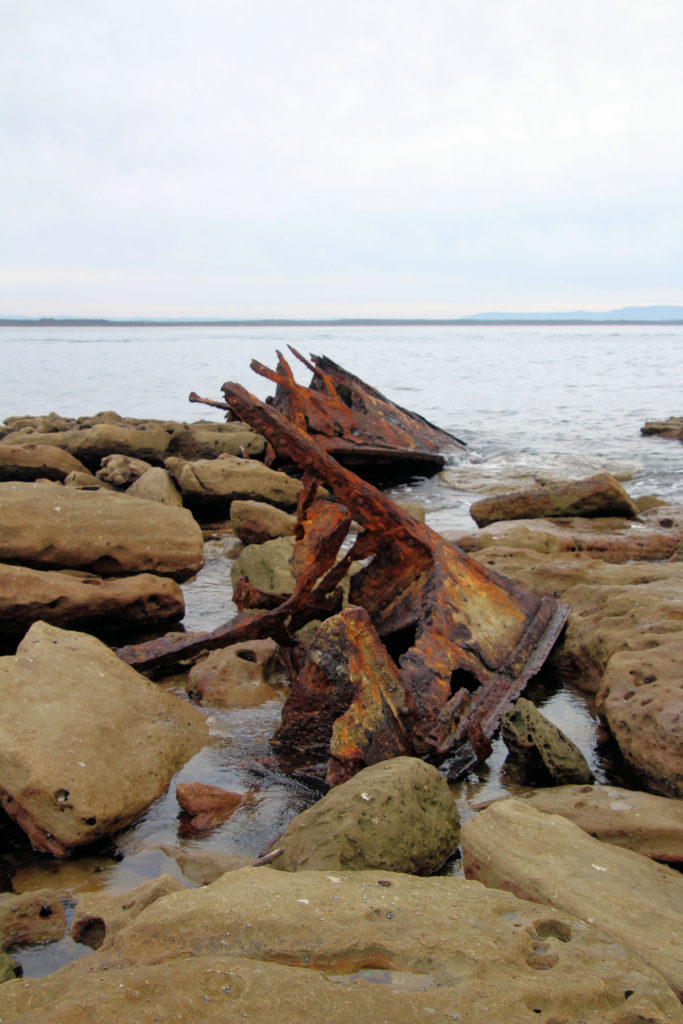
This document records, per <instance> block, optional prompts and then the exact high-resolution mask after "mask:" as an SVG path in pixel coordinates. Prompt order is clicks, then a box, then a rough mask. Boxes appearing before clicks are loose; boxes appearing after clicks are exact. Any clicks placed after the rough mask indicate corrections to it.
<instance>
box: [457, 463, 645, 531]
mask: <svg viewBox="0 0 683 1024" xmlns="http://www.w3.org/2000/svg"><path fill="white" fill-rule="evenodd" d="M637 514H638V510H637V509H636V507H635V505H634V504H633V502H632V501H631V499H630V498H629V496H628V494H627V493H626V491H625V490H624V488H623V487H622V486H621V484H620V483H619V481H618V480H615V479H614V477H613V476H610V475H609V473H596V475H595V476H591V477H588V478H587V479H586V480H572V481H569V482H567V483H562V484H546V485H545V486H543V487H535V488H532V489H531V490H529V491H516V492H514V493H510V494H498V495H496V496H494V497H492V498H485V499H484V500H483V501H476V502H475V503H474V504H473V505H472V506H471V507H470V515H471V516H472V518H473V519H474V521H475V523H476V524H477V526H489V525H490V524H491V523H495V522H499V521H501V520H509V519H533V518H537V517H544V518H548V517H550V518H557V517H566V516H590V517H596V516H620V517H625V518H627V519H635V517H636V516H637Z"/></svg>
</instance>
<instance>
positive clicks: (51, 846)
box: [0, 622, 207, 857]
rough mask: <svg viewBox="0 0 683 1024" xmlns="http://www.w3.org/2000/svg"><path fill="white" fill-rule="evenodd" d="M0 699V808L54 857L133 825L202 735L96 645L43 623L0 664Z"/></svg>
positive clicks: (192, 715)
mask: <svg viewBox="0 0 683 1024" xmlns="http://www.w3.org/2000/svg"><path fill="white" fill-rule="evenodd" d="M0 694H2V700H3V715H2V718H1V719H0V802H1V803H2V806H3V807H4V809H5V810H6V811H7V813H8V814H9V815H10V816H11V817H12V818H14V819H15V820H16V821H17V823H18V824H19V825H20V826H21V828H23V830H24V831H25V832H26V834H27V835H28V837H29V839H30V841H31V843H32V845H33V846H34V847H35V848H36V849H40V850H44V851H46V852H48V853H52V854H54V855H55V856H60V857H61V856H65V855H66V854H67V853H68V852H69V851H70V850H72V849H74V848H75V847H78V846H83V845H84V844H86V843H90V842H93V841H94V840H95V839H99V838H101V837H102V836H104V835H108V834H110V833H113V832H116V831H119V830H120V829H122V828H125V827H126V825H129V824H130V823H131V822H132V821H134V820H135V819H136V818H138V817H139V815H140V814H142V812H143V811H144V810H145V809H146V808H147V807H149V805H150V804H151V803H152V802H153V801H154V800H156V799H157V797H159V796H160V795H161V794H162V793H163V792H164V790H165V789H166V787H167V786H168V784H169V782H170V781H171V778H172V776H173V774H174V773H175V772H176V771H177V770H178V769H179V768H180V767H181V765H183V764H184V763H185V762H186V761H187V760H188V759H189V758H190V757H191V756H192V755H193V754H194V753H196V752H197V750H199V749H200V747H201V746H202V745H203V743H204V741H205V738H206V735H207V727H206V721H205V719H204V717H203V716H202V714H201V713H200V712H199V711H197V710H196V709H195V708H193V707H192V706H191V705H190V704H189V703H187V702H186V701H183V700H181V699H179V698H178V697H175V696H173V695H172V694H169V693H166V692H165V691H164V690H162V689H160V688H159V687H157V686H155V685H154V684H153V683H150V682H149V681H148V680H147V679H145V678H144V677H143V676H141V675H139V674H138V673H137V672H136V671H135V670H134V669H131V668H130V667H129V666H128V665H125V664H124V663H123V662H122V661H120V659H119V658H117V657H116V655H115V654H113V653H112V651H110V650H109V648H107V647H106V646H105V645H104V644H102V643H100V641H99V640H96V639H94V638H93V637H91V636H87V635H85V634H83V633H74V632H70V631H67V630H60V629H57V628H56V627H54V626H49V625H47V624H46V623H44V622H37V623H36V624H35V625H33V626H32V627H31V629H30V630H29V631H28V633H27V634H26V636H25V637H24V639H23V640H22V642H21V644H20V645H19V647H18V649H17V653H16V656H13V657H5V658H0Z"/></svg>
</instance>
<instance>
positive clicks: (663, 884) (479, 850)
mask: <svg viewBox="0 0 683 1024" xmlns="http://www.w3.org/2000/svg"><path fill="white" fill-rule="evenodd" d="M462 852H463V866H464V869H465V876H466V877H467V878H472V879H476V880H477V881H480V882H483V883H484V884H485V885H487V886H489V887H490V888H494V889H507V890H509V891H510V892H513V893H515V895H517V896H520V897H521V898H522V899H527V900H532V901H534V902H535V903H543V904H550V905H552V907H553V908H554V910H555V911H564V912H567V913H571V914H575V915H576V916H577V917H580V918H581V919H582V920H583V921H586V922H587V923H588V924H595V925H596V927H598V928H599V929H600V930H601V931H603V932H605V933H606V934H607V935H611V936H612V938H614V939H615V940H616V941H617V942H621V943H623V944H624V945H625V946H627V947H629V948H631V949H633V950H634V952H637V953H638V955H639V956H641V957H642V958H643V959H644V960H645V961H646V962H647V963H649V964H650V965H651V966H652V967H653V968H654V969H655V970H657V971H660V972H661V973H662V974H663V975H664V977H665V978H666V979H667V981H668V982H669V984H670V985H671V986H672V988H673V989H674V990H675V991H676V993H677V994H678V996H679V998H680V997H682V996H683V878H682V877H681V875H680V874H679V873H678V872H677V871H674V870H673V869H672V868H669V867H666V866H665V865H663V864H658V863H657V862H656V861H653V860H650V859H649V858H647V857H642V856H641V855H640V854H638V853H633V852H632V851H631V850H625V849H621V848H619V847H617V846H614V845H612V844H610V843H601V842H599V841H598V840H597V839H593V838H591V837H590V836H589V835H587V834H586V833H585V832H584V831H583V830H582V829H580V828H579V827H578V826H577V825H574V824H573V823H572V822H571V821H568V820H567V819H566V818H561V817H559V816H558V815H549V814H543V813H541V812H540V811H536V810H534V808H533V807H531V806H530V805H529V804H528V803H527V802H525V801H523V800H501V801H500V802H497V803H493V804H491V805H490V807H487V809H486V810H485V811H481V812H480V813H479V814H477V815H476V817H474V818H471V819H470V820H469V821H467V822H466V823H465V824H464V825H463V828H462Z"/></svg>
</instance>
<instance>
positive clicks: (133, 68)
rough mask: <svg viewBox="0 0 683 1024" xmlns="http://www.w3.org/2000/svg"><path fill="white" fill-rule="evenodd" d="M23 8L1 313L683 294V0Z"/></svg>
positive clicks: (323, 310)
mask: <svg viewBox="0 0 683 1024" xmlns="http://www.w3.org/2000/svg"><path fill="white" fill-rule="evenodd" d="M0 12H1V18H0V74H1V79H0V89H1V95H0V203H1V206H0V315H11V314H24V315H50V314H57V315H80V316H87V315H95V314H100V315H104V316H130V315H140V316H169V317H175V316H199V317H204V316H206V317H211V316H225V317H232V316H256V317H258V316H278V315H282V316H295V317H296V316H300V317H315V316H366V315H367V316H384V315H387V316H412V315H419V316H435V317H440V316H460V315H466V314H469V313H476V312H483V311H488V310H517V311H521V310H569V309H596V310H599V309H609V308H613V307H618V306H622V305H650V304H658V303H665V304H671V303H674V304H683V127H682V126H683V3H682V2H681V0H572V3H560V2H558V0H115V2H112V0H59V2H56V0H21V2H12V0H0Z"/></svg>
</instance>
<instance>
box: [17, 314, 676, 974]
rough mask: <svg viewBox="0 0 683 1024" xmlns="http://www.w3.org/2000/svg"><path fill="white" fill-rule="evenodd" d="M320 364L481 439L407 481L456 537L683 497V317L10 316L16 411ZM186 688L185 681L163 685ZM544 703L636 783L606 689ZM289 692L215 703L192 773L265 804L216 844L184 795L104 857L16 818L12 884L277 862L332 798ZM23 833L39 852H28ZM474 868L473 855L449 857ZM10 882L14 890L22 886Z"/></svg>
mask: <svg viewBox="0 0 683 1024" xmlns="http://www.w3.org/2000/svg"><path fill="white" fill-rule="evenodd" d="M292 348H293V349H294V350H296V351H298V352H300V353H301V354H302V355H304V356H305V357H308V356H309V355H310V354H311V353H313V354H316V355H325V356H328V357H329V358H331V359H333V360H334V361H335V362H337V363H339V364H340V365H341V366H343V367H344V368H345V369H347V370H349V371H350V372H352V373H354V374H355V375H356V376H358V377H361V378H362V379H363V380H365V381H366V382H367V383H368V384H371V385H372V386H373V387H374V388H376V389H377V390H379V391H380V392H382V393H383V394H384V395H385V396H386V397H387V398H389V399H391V400H392V401H394V402H396V403H398V404H399V405H401V406H403V407H404V408H407V409H410V410H413V411H415V412H417V413H419V414H420V415H422V416H424V417H426V418H427V419H428V420H431V422H432V423H434V424H436V425H437V426H439V427H441V428H442V429H444V430H447V431H449V432H450V433H452V434H454V435H455V436H456V437H458V438H460V439H461V440H462V441H464V442H465V443H466V445H467V450H466V452H465V453H463V454H458V455H456V456H453V457H452V460H451V461H450V462H449V463H448V465H447V466H446V468H445V469H444V471H443V472H441V473H440V474H438V475H436V476H434V477H432V478H430V479H422V478H415V479H412V480H409V481H407V482H404V483H402V484H401V485H400V486H398V487H394V488H392V490H391V492H390V493H391V494H392V496H394V497H396V498H397V499H399V500H405V501H407V500H410V501H418V502H420V503H422V504H423V506H424V507H425V511H426V521H427V523H428V524H429V525H430V526H432V527H434V528H435V529H437V530H440V531H449V533H450V534H455V533H457V532H462V533H465V532H468V531H470V530H473V529H474V528H475V526H474V523H473V521H472V519H471V517H470V515H469V507H470V505H471V504H472V502H473V501H475V500H477V499H478V498H481V497H482V496H484V495H486V494H490V493H495V492H501V491H507V490H513V489H519V488H521V487H526V486H531V485H534V484H535V483H541V482H546V481H553V480H560V479H578V478H581V477H584V476H589V475H591V474H593V473H596V472H600V471H608V472H610V473H612V474H613V475H615V476H616V477H617V478H618V479H619V480H621V481H622V483H623V485H624V486H625V487H626V489H627V490H628V492H629V493H630V494H631V495H632V496H633V497H638V496H641V495H646V494H654V495H657V496H659V497H661V498H662V499H664V500H666V501H669V502H676V503H683V446H682V445H681V444H680V443H679V442H677V441H672V440H668V439H664V438H661V437H655V436H651V437H644V436H643V435H642V434H641V432H640V429H641V427H642V426H643V425H644V423H645V422H646V421H648V420H661V419H666V418H667V417H670V416H681V415H683V370H682V367H683V326H669V325H661V326H660V325H654V324H652V325H646V326H643V325H634V324H630V325H629V324H624V325H617V326H615V325H599V326H596V325H571V326H565V325H550V326H548V325H541V324H534V325H529V326H526V325H525V326H522V325H512V326H510V325H495V326H492V325H471V326H469V325H468V326H461V325H458V326H445V325H427V326H407V325H397V324H391V325H379V324H378V325H373V326H362V327H361V326H346V325H344V326H341V325H340V326H333V327H327V326H326V327H314V326H309V325H298V326H286V327H262V326H259V327H256V326H253V327H244V326H240V327H210V326H190V327H185V326H182V327H181V326H164V327H156V326H146V327H120V326H107V327H72V326H59V327H40V328H38V327H30V326H26V327H3V328H0V366H2V373H1V374H0V421H2V420H4V419H6V418H7V417H9V416H14V415H34V416H37V415H43V414H47V413H49V412H52V411H54V412H57V413H59V414H61V415H63V416H72V417H78V416H89V415H93V414H95V413H97V412H102V411H105V410H113V411H115V412H117V413H119V414H120V415H122V416H132V417H136V418H145V419H146V418H149V419H165V420H167V419H173V420H185V421H192V420H197V419H205V420H210V421H217V420H220V419H221V418H222V417H223V416H224V413H223V412H222V411H221V410H220V409H216V408H213V407H210V406H204V405H197V404H192V403H190V402H189V401H188V395H189V393H190V392H191V391H194V392H196V393H198V394H199V395H201V396H203V397H206V398H209V399H213V400H218V401H220V400H222V397H223V396H222V392H221V385H222V384H223V383H224V382H225V381H236V382H238V383H240V384H243V385H244V386H245V387H247V388H248V389H249V390H250V391H252V392H253V393H254V394H256V395H257V396H258V397H260V398H265V397H266V396H268V395H269V394H272V391H273V385H272V384H271V382H270V381H268V380H267V379H265V378H264V377H261V376H259V375H258V374H256V373H255V372H254V371H253V370H252V369H251V367H250V363H251V361H252V360H258V361H259V362H260V363H263V364H265V365H266V366H269V367H271V368H274V367H275V365H276V363H277V358H278V357H277V353H278V351H280V352H282V353H283V354H284V355H285V356H286V358H287V359H288V360H289V361H290V363H291V365H292V367H293V368H294V370H295V374H296V376H297V379H298V380H300V381H301V383H308V381H309V380H310V372H309V371H308V370H307V369H306V367H305V366H303V365H302V364H301V363H299V361H298V360H297V358H296V356H295V355H294V353H293V352H292V351H290V349H292ZM206 554H207V564H206V567H205V569H203V570H202V571H201V572H200V573H199V575H198V576H197V578H196V579H195V580H194V581H191V582H189V583H187V584H185V585H184V592H185V599H186V605H187V610H186V616H185V620H184V623H183V625H184V627H185V628H186V629H191V630H195V629H211V628H214V627H215V626H217V625H219V624H220V623H222V622H224V621H225V620H226V619H227V618H229V617H230V616H231V615H232V614H233V613H234V606H233V605H232V601H231V590H230V579H229V569H230V562H229V559H228V558H227V557H226V549H225V542H224V540H222V539H220V538H217V539H216V540H208V541H207V547H206ZM160 685H164V686H165V687H166V688H167V689H170V690H171V691H172V692H176V693H177V694H178V695H179V696H183V695H184V680H182V679H175V678H173V677H171V678H170V679H169V680H165V681H164V682H163V684H160ZM534 699H536V701H537V703H538V704H539V706H540V707H541V708H542V710H543V711H544V713H545V714H546V715H547V717H549V718H550V719H551V720H552V721H554V722H555V724H557V725H558V726H559V727H560V728H562V729H564V731H565V732H566V733H567V735H569V736H570V738H571V739H573V740H574V742H575V743H577V744H578V745H579V746H580V747H581V749H582V750H583V752H584V754H585V755H586V757H587V759H588V760H589V763H590V764H591V766H592V768H593V771H594V773H595V775H596V778H597V779H598V781H602V782H609V781H616V782H620V781H622V779H621V778H620V776H619V772H618V770H617V769H614V766H613V765H612V764H611V763H610V759H609V757H608V756H607V757H606V756H605V755H604V752H603V748H602V747H601V745H600V742H599V738H600V737H599V733H600V730H599V723H598V720H597V717H596V714H595V710H594V708H592V706H591V704H590V699H589V698H588V697H587V696H586V695H585V694H583V693H581V692H580V691H579V690H578V689H576V690H575V691H573V690H568V689H567V688H561V689H559V688H557V687H554V686H553V684H552V681H548V680H545V681H544V682H543V683H542V684H539V686H538V687H537V689H536V693H535V695H534ZM280 709H281V701H279V700H277V699H274V700H272V701H269V702H267V703H266V704H265V705H262V706H261V707H259V708H256V709H247V710H246V711H243V710H240V711H233V712H230V711H225V712H221V711H212V712H211V714H210V719H209V721H210V728H211V741H210V743H209V745H208V746H207V747H206V748H205V750H204V751H202V752H201V753H200V754H198V755H197V756H196V757H195V758H193V760H192V761H191V762H189V764H188V765H186V766H185V768H184V769H183V770H182V772H181V773H180V775H179V777H178V778H179V779H180V780H182V781H200V782H209V783H212V784H216V785H220V786H222V787H223V788H226V789H232V790H236V791H238V792H251V793H253V794H255V799H254V800H252V802H251V803H249V804H247V805H245V806H244V808H243V809H241V810H240V811H238V812H236V814H235V815H233V817H232V818H231V819H229V821H227V822H226V823H224V824H223V825H221V826H220V827H219V828H217V829H215V830H214V831H213V832H211V833H210V834H207V835H203V836H192V835H189V836H188V835H187V834H184V833H183V832H182V830H181V828H180V825H179V819H178V807H177V804H176V802H175V799H174V790H173V786H171V787H170V789H169V792H168V793H167V794H166V795H165V796H164V797H162V798H160V799H159V800H158V801H157V802H156V804H155V805H154V806H153V807H152V808H151V809H150V810H149V812H148V813H147V814H146V815H145V816H144V817H143V818H142V819H141V820H140V821H139V822H138V823H137V824H136V825H134V826H132V827H131V828H130V829H128V830H126V832H125V833H122V834H121V835H120V836H118V837H116V839H115V840H114V841H113V842H111V843H109V844H108V845H105V846H104V847H103V848H102V849H100V850H97V851H87V852H86V853H85V854H84V855H82V856H79V857H78V858H76V859H74V860H71V861H69V862H66V864H59V863H55V862H54V861H53V860H52V858H49V857H45V856H41V855H37V854H35V853H33V852H32V851H30V849H29V848H28V846H27V844H26V843H25V842H23V839H22V836H21V835H17V834H16V833H12V832H11V830H10V831H9V832H8V830H7V827H6V826H5V827H4V828H3V827H1V826H0V845H1V844H3V843H4V847H5V851H6V856H5V858H4V861H1V862H0V887H2V888H8V887H10V886H11V887H12V888H13V889H14V891H17V892H19V891H26V890H28V889H35V888H40V887H41V886H43V885H48V886H51V887H56V888H58V890H59V892H60V894H61V895H62V899H63V901H64V904H65V907H66V910H67V917H69V915H72V914H73V907H74V905H75V901H76V899H77V898H78V895H79V894H80V893H82V892H84V891H92V890H93V889H95V890H98V891H108V892H116V893H118V892H123V891H127V890H128V889H131V888H133V887H134V886H135V885H137V884H139V883H140V882H141V881H143V880H145V879H146V878H149V877H155V876H156V875H158V874H160V873H161V872H162V871H169V872H170V873H175V874H177V875H178V877H180V878H182V880H183V881H185V882H186V883H187V879H186V878H185V877H184V876H182V875H180V874H178V867H177V864H176V861H175V860H174V859H173V857H172V856H171V855H170V854H169V853H168V851H169V850H170V849H171V848H173V849H175V850H178V849H181V850H185V851H188V850H195V849H196V850H206V849H211V850H218V851H223V852H228V853H241V854H246V855H248V856H254V857H255V856H258V855H259V853H260V852H262V849H263V848H264V847H265V846H267V844H268V843H269V842H270V841H271V840H272V839H273V837H274V836H275V835H276V834H277V833H278V832H279V831H281V830H282V828H283V827H284V825H285V824H286V822H287V821H288V820H289V819H290V818H291V817H292V816H293V815H294V814H295V813H297V812H298V811H299V810H302V809H303V808H305V807H306V806H308V805H309V804H310V803H311V802H312V801H313V800H314V799H317V798H318V796H319V793H314V792H312V791H311V790H310V789H308V788H307V787H306V786H305V785H304V784H302V783H300V782H298V781H296V780H293V779H291V778H287V777H286V776H285V775H283V774H282V773H281V772H279V770H278V769H277V766H276V765H274V762H273V760H272V750H271V748H270V744H269V739H270V736H271V735H272V733H273V732H274V731H275V728H276V727H277V724H278V722H279V716H280ZM506 755H507V752H506V750H505V748H504V746H503V745H502V742H501V741H500V740H496V741H495V742H494V750H493V754H492V756H491V757H490V758H489V760H488V761H487V762H486V764H485V765H482V766H480V768H478V769H477V770H476V771H472V772H470V773H469V774H468V776H467V777H466V778H465V779H464V780H463V781H462V783H460V784H459V785H458V787H457V791H456V798H457V800H458V803H459V806H460V808H461V815H462V816H463V817H466V816H467V815H468V814H470V813H472V811H471V808H472V806H473V805H474V804H476V803H477V802H481V801H483V800H488V799H492V798H494V797H496V796H501V795H505V794H506V793H511V792H512V793H514V792H518V791H520V788H523V787H520V783H519V780H518V779H517V778H516V776H515V774H514V771H511V770H510V768H509V765H508V764H507V763H506ZM22 843H23V845H22ZM445 870H447V871H449V872H450V873H453V874H458V873H459V871H460V866H459V861H458V858H457V857H456V858H454V860H453V862H452V863H451V864H450V865H449V866H447V867H446V869H445ZM3 878H4V885H3V884H2V881H3ZM84 952H87V949H84V947H81V946H77V945H76V944H75V943H73V942H72V941H71V939H69V938H65V939H63V940H62V941H61V942H59V943H53V944H52V945H51V946H47V947H38V948H36V949H34V950H30V949H29V950H22V951H20V955H19V959H20V960H21V962H22V966H23V968H24V972H25V974H26V975H27V976H30V975H32V974H33V975H35V974H44V973H48V972H49V971H52V970H54V969H55V968H56V967H58V966H61V964H63V963H66V962H68V961H69V960H71V959H74V958H75V957H77V956H80V955H82V954H83V953H84Z"/></svg>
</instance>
